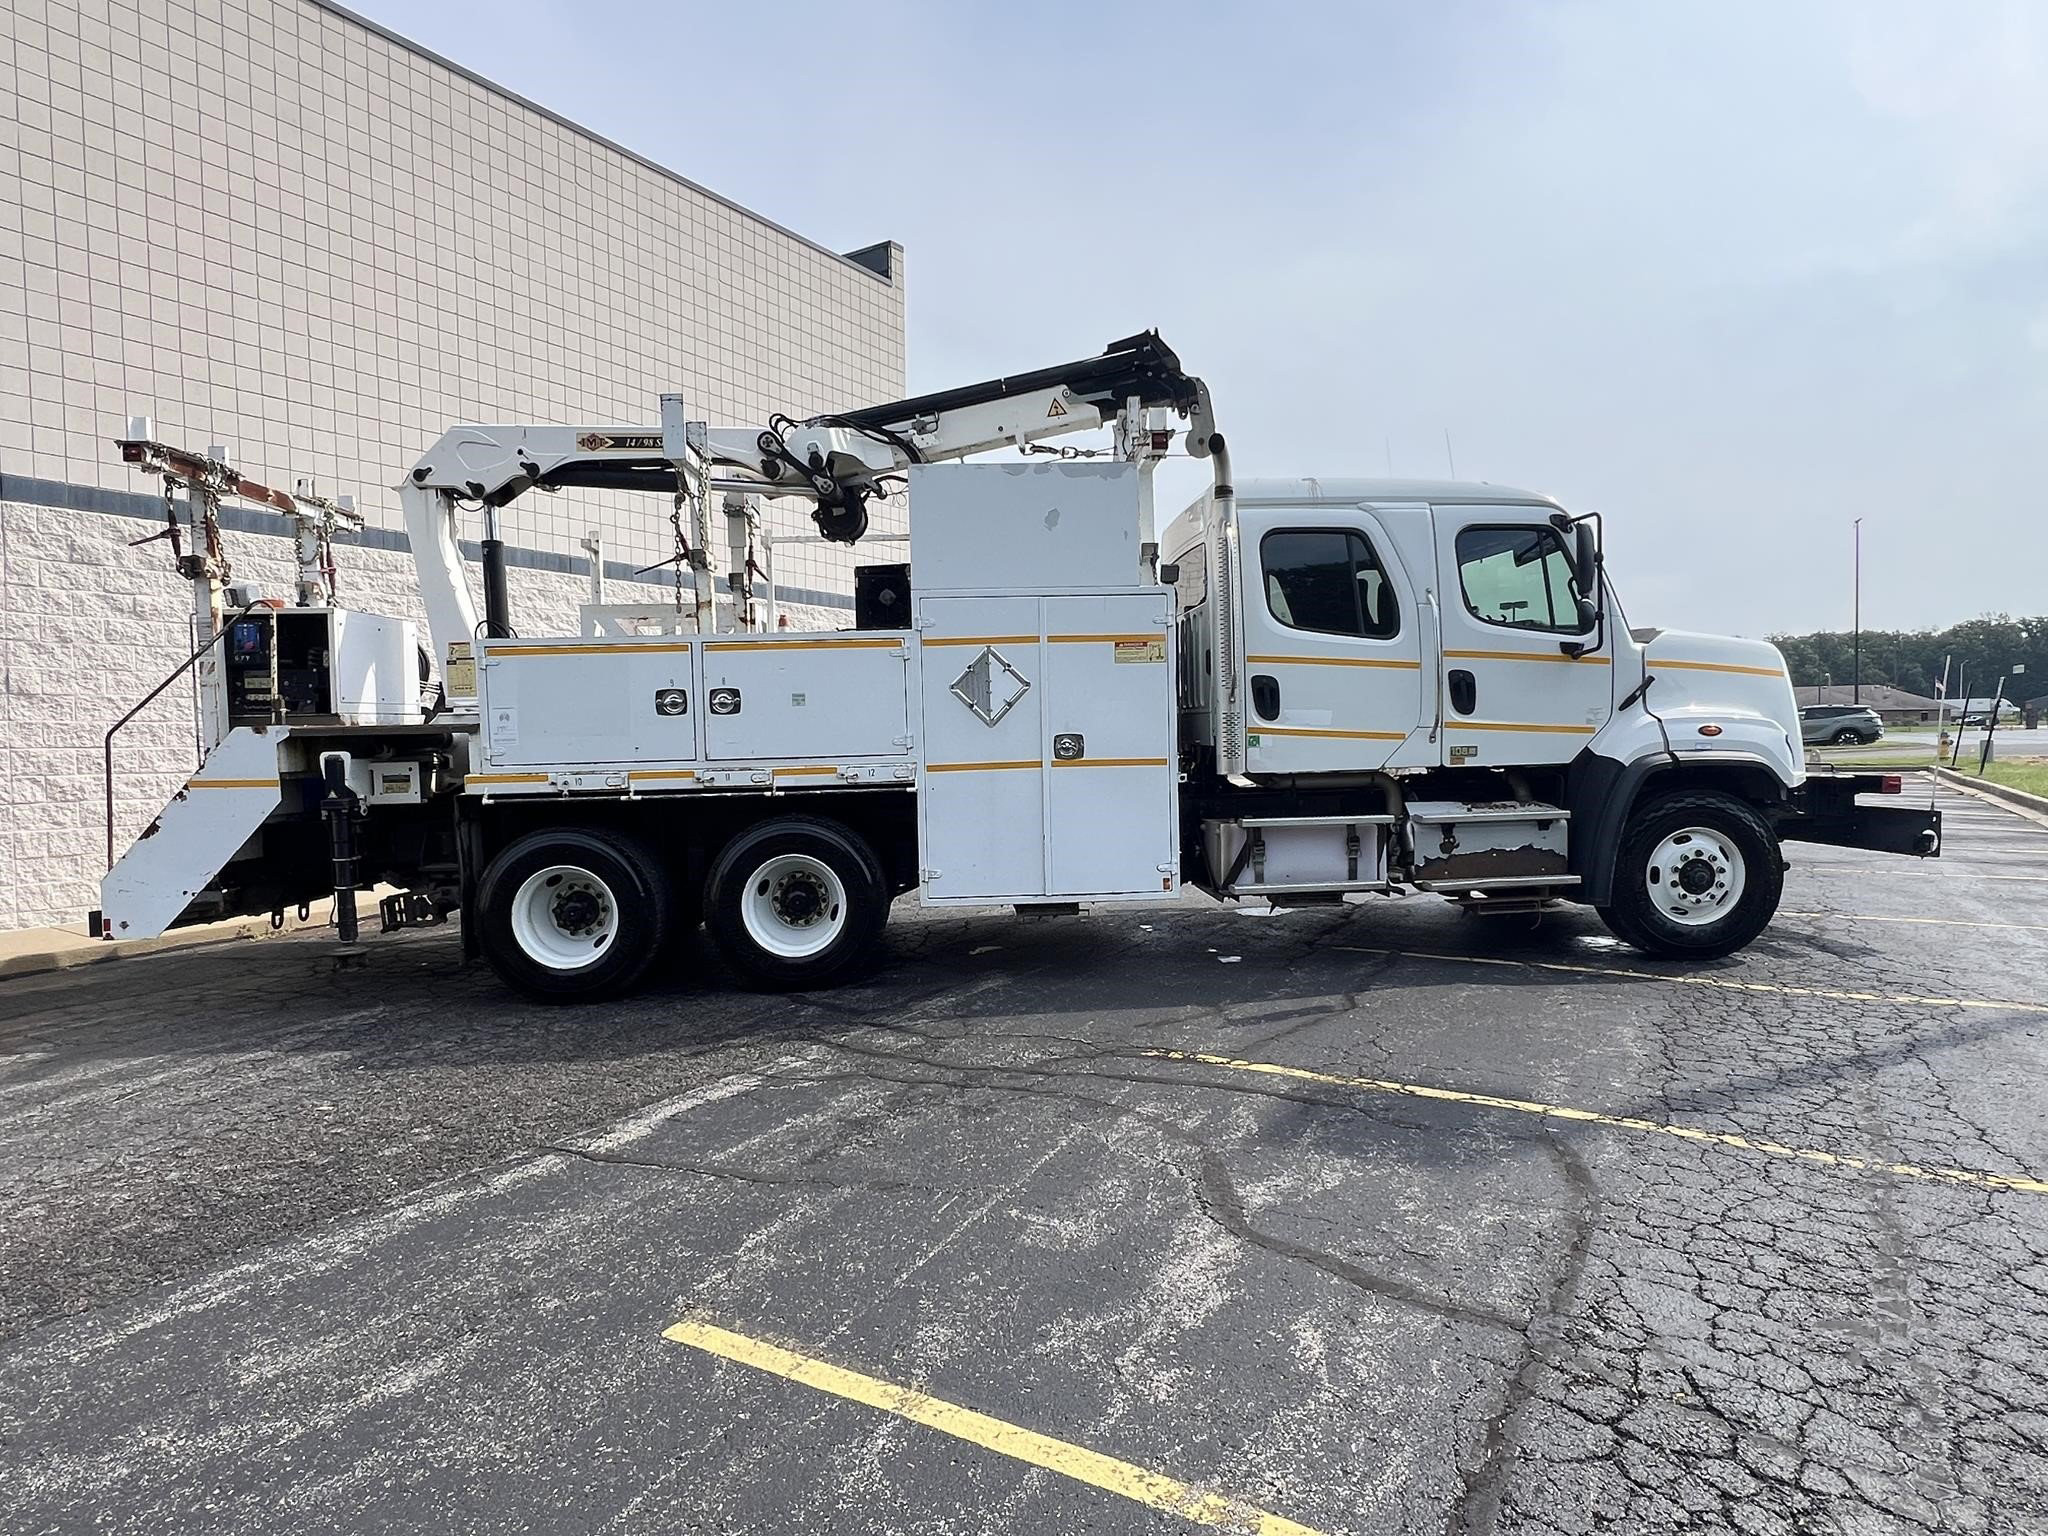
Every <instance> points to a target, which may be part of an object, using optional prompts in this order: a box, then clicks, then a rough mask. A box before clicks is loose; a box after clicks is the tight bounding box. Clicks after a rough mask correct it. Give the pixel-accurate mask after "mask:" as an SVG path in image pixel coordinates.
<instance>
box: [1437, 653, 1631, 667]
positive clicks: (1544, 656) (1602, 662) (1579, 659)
mask: <svg viewBox="0 0 2048 1536" xmlns="http://www.w3.org/2000/svg"><path fill="white" fill-rule="evenodd" d="M1444 655H1445V657H1447V658H1454V659H1456V660H1459V661H1559V662H1563V663H1564V664H1565V665H1566V666H1573V667H1583V666H1591V667H1605V666H1611V665H1613V662H1612V660H1611V659H1610V658H1609V657H1606V656H1567V655H1565V654H1564V652H1562V651H1557V652H1550V651H1445V652H1444Z"/></svg>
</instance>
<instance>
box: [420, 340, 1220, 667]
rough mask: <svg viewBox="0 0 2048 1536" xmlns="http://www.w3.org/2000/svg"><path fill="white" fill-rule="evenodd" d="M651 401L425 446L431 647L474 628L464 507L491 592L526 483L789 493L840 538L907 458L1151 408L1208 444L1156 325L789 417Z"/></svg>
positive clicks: (1201, 413) (852, 534) (938, 455)
mask: <svg viewBox="0 0 2048 1536" xmlns="http://www.w3.org/2000/svg"><path fill="white" fill-rule="evenodd" d="M661 406H662V410H661V421H660V423H659V424H658V425H653V426H648V425H630V426H621V425H612V424H595V425H583V426H543V425H533V424H501V425H489V426H458V427H452V428H450V429H449V430H448V431H447V432H446V433H445V434H443V436H442V437H441V439H440V440H439V441H438V442H436V443H435V444H434V445H433V447H432V448H430V449H428V450H427V452H426V454H425V455H424V456H422V458H421V459H420V461H419V463H418V464H417V465H415V466H414V468H413V470H412V472H411V474H410V475H408V476H407V478H406V480H405V482H404V483H403V484H401V485H400V486H399V499H400V501H401V502H402V503H403V504H404V508H405V516H406V528H407V532H408V534H409V535H410V537H411V540H412V549H413V559H414V563H415V564H416V565H417V566H418V568H419V575H420V589H421V596H422V598H423V600H424V601H425V604H426V608H427V614H428V619H429V622H430V624H431V626H432V628H433V631H434V648H435V651H436V654H437V655H439V656H441V657H443V658H445V657H446V655H447V654H448V646H449V645H450V644H451V643H454V642H458V641H468V640H470V639H472V638H473V637H474V635H475V633H476V629H477V619H476V613H475V605H474V603H473V602H472V600H471V598H470V595H469V588H468V585H467V583H466V582H465V581H464V579H463V576H462V568H461V564H460V554H459V547H458V544H457V538H456V522H455V519H456V515H457V512H458V509H459V508H460V507H462V506H463V505H465V504H467V505H471V506H475V507H478V508H480V509H481V510H482V513H483V520H484V530H483V531H484V542H485V549H486V555H487V559H486V572H485V590H486V593H487V595H489V594H492V593H494V592H502V589H503V583H502V570H499V571H498V572H496V573H495V580H494V573H493V571H492V569H491V561H490V560H489V558H488V556H489V553H490V551H491V549H492V547H493V546H494V545H496V544H497V543H498V540H497V516H496V514H497V512H498V509H500V508H502V507H504V506H506V505H507V504H509V503H510V502H512V501H514V500H516V499H517V498H518V497H520V496H522V495H524V494H525V493H526V492H528V491H530V490H534V489H536V488H537V489H541V490H559V489H562V488H565V487H572V486H573V487H585V488H595V489H602V490H631V491H646V492H653V493H659V494H668V495H686V496H694V497H696V498H698V499H699V502H700V504H701V503H702V499H703V498H704V497H706V496H708V495H709V494H710V493H712V492H738V493H741V494H751V495H760V496H771V497H772V496H798V497H803V498H805V499H806V500H809V501H810V502H812V503H813V504H814V505H813V509H812V514H811V515H812V517H813V519H814V520H815V521H816V522H817V525H818V530H819V532H820V533H822V534H823V535H824V536H825V537H826V538H827V539H829V540H832V541H835V542H840V543H847V544H851V543H853V542H855V541H856V540H858V539H859V538H860V536H861V534H862V533H864V532H865V531H866V529H867V504H868V502H869V501H871V500H872V499H874V498H875V497H876V496H878V495H883V494H886V489H885V486H884V484H883V482H884V480H885V479H886V478H887V477H889V476H891V475H900V474H901V473H902V472H903V471H905V470H907V469H908V468H909V467H910V466H911V465H912V464H929V463H937V462H941V461H946V460H952V459H962V458H968V457H971V456H972V455H974V454H977V453H986V452H988V451H990V450H992V449H995V448H1001V447H1005V446H1009V445H1012V444H1014V445H1016V446H1019V447H1023V446H1026V445H1029V444H1031V443H1035V442H1039V441H1042V440H1044V439H1047V438H1052V437H1060V436H1064V435H1066V434H1069V433H1074V432H1085V431H1089V430H1092V429H1096V428H1100V427H1102V426H1104V425H1107V424H1110V423H1112V422H1115V421H1118V420H1120V419H1124V418H1125V417H1126V416H1128V415H1129V414H1130V413H1133V412H1139V413H1142V412H1147V411H1158V410H1170V411H1172V412H1174V413H1175V414H1176V415H1177V416H1179V417H1181V418H1183V419H1184V420H1186V421H1187V423H1188V426H1187V428H1186V441H1187V446H1188V451H1189V452H1190V453H1192V454H1194V455H1195V456H1196V457H1199V458H1206V457H1208V456H1209V454H1210V452H1211V447H1212V444H1218V443H1220V439H1218V438H1217V436H1216V431H1215V421H1214V413H1213V411H1212V408H1211V406H1210V402H1209V392H1208V388H1207V386H1205V385H1204V384H1203V383H1202V381H1201V380H1200V379H1198V378H1196V377H1195V376H1194V375H1192V374H1190V373H1188V372H1186V371H1185V370H1184V369H1183V368H1182V367H1181V364H1180V358H1179V357H1178V356H1177V355H1176V354H1175V353H1174V351H1173V349H1172V348H1171V347H1169V346H1168V345H1167V344H1166V343H1165V341H1164V340H1162V339H1161V338H1160V336H1159V333H1158V332H1157V331H1145V332H1141V333H1139V334H1138V335H1135V336H1128V337H1125V338H1124V339H1122V340H1120V341H1116V342H1112V343H1111V344H1110V345H1109V346H1108V347H1106V348H1104V350H1103V351H1102V352H1100V353H1099V354H1097V355H1096V356H1094V357H1089V358H1082V359H1080V360H1078V361H1076V362H1071V363H1063V364H1059V365H1056V366H1054V367H1051V368H1040V369H1036V370H1034V371H1032V372H1029V373H1022V374H1012V375H1009V376H1006V377H1003V378H997V379H989V380H986V381H983V382H981V383H978V384H969V385H964V386H961V387H959V388H956V389H949V390H941V391H939V392H937V393H934V394H927V395H918V396H913V397H912V398H910V399H907V400H897V401H892V402H888V403H885V404H881V405H871V406H863V407H861V408H859V409H857V410H852V411H845V412H836V413H828V414H825V415H820V416H814V417H811V418H810V419H808V420H805V421H801V422H799V421H793V420H791V419H789V418H787V417H783V416H775V417H771V418H770V420H769V421H768V422H767V423H766V424H764V425H763V426H761V427H758V428H748V427H713V426H710V425H708V424H706V423H703V422H692V421H689V420H687V419H686V414H685V409H684V402H683V399H682V397H681V396H679V395H664V396H663V397H662V400H661ZM494 606H496V603H495V600H494Z"/></svg>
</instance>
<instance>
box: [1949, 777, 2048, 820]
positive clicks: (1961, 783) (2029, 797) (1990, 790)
mask: <svg viewBox="0 0 2048 1536" xmlns="http://www.w3.org/2000/svg"><path fill="white" fill-rule="evenodd" d="M1934 776H1935V778H1936V779H1938V780H1940V781H1941V782H1942V783H1943V784H1947V785H1951V786H1953V787H1954V788H1956V789H1960V790H1963V791H1965V792H1966V793H1968V794H1973V795H1979V796H1982V797H1983V798H1985V799H1987V800H2003V801H2004V802H2005V803H2006V804H2007V805H2012V806H2017V807H2018V808H2019V809H2020V810H2022V811H2032V812H2033V813H2034V814H2035V815H2036V816H2037V817H2048V795H2036V794H2030V793H2028V792H2027V791H2026V790H2024V789H2014V788H2012V787H2011V786H2010V785H2007V784H1994V783H1991V782H1989V781H1988V780H1985V779H1980V778H1977V777H1975V776H1974V775H1971V774H1966V773H1957V772H1955V771H1954V770H1953V769H1950V768H1942V767H1937V768H1936V769H1935V770H1934Z"/></svg>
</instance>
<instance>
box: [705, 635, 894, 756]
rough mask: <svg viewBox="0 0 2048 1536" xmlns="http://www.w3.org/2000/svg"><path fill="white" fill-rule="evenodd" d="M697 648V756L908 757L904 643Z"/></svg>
mask: <svg viewBox="0 0 2048 1536" xmlns="http://www.w3.org/2000/svg"><path fill="white" fill-rule="evenodd" d="M703 644H704V755H705V756H706V757H708V758H711V759H712V760H714V761H716V760H719V759H724V760H727V761H734V760H738V761H745V760H748V759H756V758H793V759H802V760H812V759H814V760H816V761H817V762H820V763H837V762H841V761H843V760H845V759H847V758H860V757H894V756H900V755H902V754H904V753H907V752H908V751H909V750H910V722H909V710H910V706H909V699H908V680H907V677H906V673H907V672H908V667H907V665H906V662H907V659H908V656H909V649H908V647H909V641H908V638H907V637H904V636H898V635H889V634H861V635H776V636H766V635H763V636H757V637H754V638H750V639H739V638H735V639H731V640H722V639H719V640H714V639H707V640H705V641H704V642H703Z"/></svg>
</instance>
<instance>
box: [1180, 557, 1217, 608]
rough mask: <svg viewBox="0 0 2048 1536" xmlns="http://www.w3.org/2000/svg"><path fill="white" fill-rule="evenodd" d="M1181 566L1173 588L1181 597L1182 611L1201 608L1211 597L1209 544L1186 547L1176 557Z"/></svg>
mask: <svg viewBox="0 0 2048 1536" xmlns="http://www.w3.org/2000/svg"><path fill="white" fill-rule="evenodd" d="M1174 564H1175V565H1177V566H1179V567H1180V575H1179V576H1178V577H1176V578H1175V579H1174V583H1173V590H1174V592H1175V594H1176V595H1177V596H1178V597H1179V598H1180V611H1181V612H1182V613H1186V612H1187V611H1188V610H1189V609H1191V608H1199V607H1201V605H1202V604H1203V603H1204V602H1206V601H1207V600H1208V597H1209V546H1208V545H1206V544H1196V545H1194V546H1192V547H1190V548H1188V549H1184V550H1182V551H1181V552H1180V554H1179V555H1177V556H1176V557H1175V558H1174Z"/></svg>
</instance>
